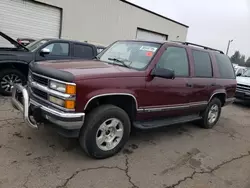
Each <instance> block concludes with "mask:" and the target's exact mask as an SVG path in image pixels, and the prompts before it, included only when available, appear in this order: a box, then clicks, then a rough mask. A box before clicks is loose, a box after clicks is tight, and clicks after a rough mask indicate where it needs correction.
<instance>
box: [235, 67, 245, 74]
mask: <svg viewBox="0 0 250 188" xmlns="http://www.w3.org/2000/svg"><path fill="white" fill-rule="evenodd" d="M234 70H235V75H236V76H241V75H243V74H244V73H245V72H246V71H247V67H242V66H237V67H236V68H235V69H234Z"/></svg>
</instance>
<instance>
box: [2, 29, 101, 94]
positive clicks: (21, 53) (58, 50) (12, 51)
mask: <svg viewBox="0 0 250 188" xmlns="http://www.w3.org/2000/svg"><path fill="white" fill-rule="evenodd" d="M0 36H2V37H3V38H4V39H5V40H7V41H8V42H9V43H11V44H12V46H11V47H3V48H1V47H0V93H1V94H3V95H11V91H12V88H13V85H14V84H15V83H22V84H26V81H27V76H28V70H29V67H28V66H29V63H30V62H32V61H46V60H71V59H93V58H94V57H95V56H96V55H97V48H96V46H95V45H92V44H89V43H83V42H77V41H71V40H63V39H41V40H37V41H34V42H32V43H30V44H29V45H27V46H24V45H22V44H20V43H18V42H17V41H16V40H14V39H12V38H10V37H9V36H7V35H5V34H4V33H2V32H0Z"/></svg>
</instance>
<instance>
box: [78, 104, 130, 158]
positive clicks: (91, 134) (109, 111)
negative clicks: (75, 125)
mask: <svg viewBox="0 0 250 188" xmlns="http://www.w3.org/2000/svg"><path fill="white" fill-rule="evenodd" d="M110 118H116V119H118V120H119V121H120V122H121V123H122V124H123V136H122V138H121V140H120V142H119V144H118V145H117V146H115V147H114V148H113V149H111V150H108V151H104V150H102V149H100V148H99V147H98V145H97V143H96V135H97V131H98V129H99V127H100V126H101V124H102V123H103V122H105V121H106V120H108V119H110ZM130 131H131V123H130V119H129V116H128V114H127V113H126V112H125V111H124V110H123V109H121V108H119V107H117V106H113V105H102V106H99V107H97V108H95V109H94V110H92V111H91V112H90V113H89V114H88V115H87V117H86V121H85V123H84V125H83V128H82V130H81V133H80V136H79V142H80V145H81V147H82V148H83V150H84V151H85V152H86V153H87V154H88V155H89V156H90V157H92V158H95V159H105V158H108V157H111V156H114V155H115V154H117V153H118V152H120V151H121V149H122V148H123V147H124V145H125V144H126V143H127V141H128V139H129V136H130Z"/></svg>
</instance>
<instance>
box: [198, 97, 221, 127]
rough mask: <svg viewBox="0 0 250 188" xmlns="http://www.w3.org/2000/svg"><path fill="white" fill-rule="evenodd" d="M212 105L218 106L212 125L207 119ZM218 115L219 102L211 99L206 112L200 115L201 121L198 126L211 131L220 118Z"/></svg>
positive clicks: (219, 109) (219, 110) (219, 111)
mask: <svg viewBox="0 0 250 188" xmlns="http://www.w3.org/2000/svg"><path fill="white" fill-rule="evenodd" d="M214 105H217V106H218V115H217V117H216V119H215V121H214V122H213V123H209V119H208V115H209V111H210V109H211V107H213V106H214ZM220 114H221V101H220V99H218V98H213V99H212V100H211V101H210V102H209V104H208V106H207V108H206V110H205V111H204V112H203V114H202V120H201V121H200V122H199V125H200V126H201V127H202V128H205V129H211V128H213V127H214V125H215V124H216V123H217V122H218V120H219V118H220Z"/></svg>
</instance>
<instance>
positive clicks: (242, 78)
mask: <svg viewBox="0 0 250 188" xmlns="http://www.w3.org/2000/svg"><path fill="white" fill-rule="evenodd" d="M236 80H237V88H236V93H235V98H236V99H240V100H246V101H250V70H249V69H247V70H246V71H245V72H244V73H243V74H242V75H239V76H237V77H236Z"/></svg>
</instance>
